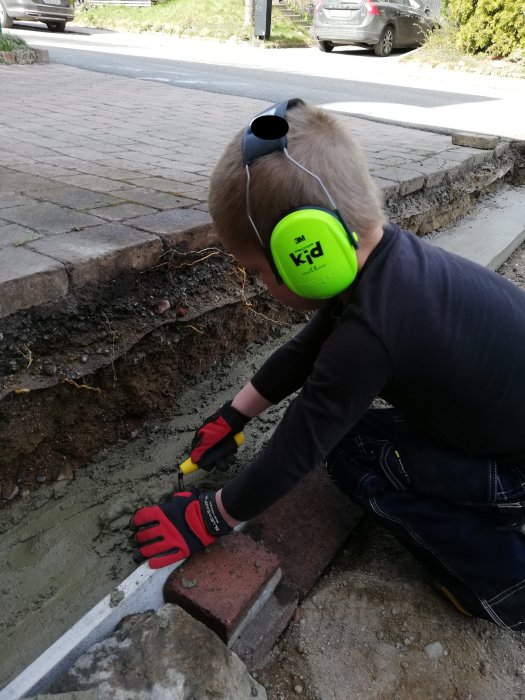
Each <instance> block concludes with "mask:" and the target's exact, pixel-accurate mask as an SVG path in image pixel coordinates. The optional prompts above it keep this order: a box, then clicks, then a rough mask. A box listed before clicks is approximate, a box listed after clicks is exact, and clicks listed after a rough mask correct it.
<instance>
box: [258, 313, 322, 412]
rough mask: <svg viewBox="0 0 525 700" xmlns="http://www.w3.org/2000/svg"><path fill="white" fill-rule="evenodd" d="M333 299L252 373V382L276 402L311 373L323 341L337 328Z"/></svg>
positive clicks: (297, 386) (296, 388) (298, 385)
mask: <svg viewBox="0 0 525 700" xmlns="http://www.w3.org/2000/svg"><path fill="white" fill-rule="evenodd" d="M333 306H334V305H333V303H329V304H327V305H326V306H324V307H323V308H321V309H320V310H319V311H317V313H316V314H315V315H314V316H313V317H312V319H311V320H310V321H309V322H308V323H307V324H306V325H305V326H304V328H302V329H301V331H300V332H299V333H298V334H297V335H296V336H294V337H293V338H292V339H291V340H289V341H288V342H287V343H285V344H284V345H281V347H280V348H278V349H277V350H276V351H275V352H273V353H272V354H271V355H270V357H269V358H268V359H267V360H266V361H265V362H264V364H263V365H262V366H261V367H260V369H259V370H258V371H257V372H256V373H255V375H254V376H253V377H252V380H251V382H252V384H253V386H254V387H255V388H256V389H257V391H258V392H259V393H260V394H262V396H264V398H265V399H267V400H268V401H270V402H271V403H273V404H277V403H279V402H280V401H282V400H283V399H284V398H286V397H287V396H290V394H293V393H294V392H296V391H297V390H298V389H300V388H301V386H302V385H303V384H304V382H305V381H306V379H307V378H308V376H309V375H310V374H311V373H312V369H313V366H314V362H315V360H316V358H317V356H318V355H319V352H320V349H321V346H322V344H323V343H324V341H325V340H326V339H327V338H328V336H329V335H330V333H331V332H332V330H333V328H334V318H333V316H332V309H333Z"/></svg>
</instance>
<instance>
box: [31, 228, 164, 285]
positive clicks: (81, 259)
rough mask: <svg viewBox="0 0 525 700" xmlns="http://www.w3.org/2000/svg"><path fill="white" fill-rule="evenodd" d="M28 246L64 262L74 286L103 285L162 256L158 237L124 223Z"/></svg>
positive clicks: (144, 266) (86, 230)
mask: <svg viewBox="0 0 525 700" xmlns="http://www.w3.org/2000/svg"><path fill="white" fill-rule="evenodd" d="M28 247H29V248H30V249H31V250H34V251H35V252H37V253H42V254H44V255H47V256H49V257H50V258H55V259H56V260H59V261H60V262H62V263H65V264H66V265H67V266H68V268H70V269H69V275H70V279H71V285H72V286H73V287H83V286H84V285H86V284H88V283H90V282H103V281H105V280H108V279H111V277H112V276H114V275H116V274H118V273H119V272H122V271H124V270H144V269H146V268H148V267H150V266H153V265H155V264H157V262H158V260H159V257H160V256H161V255H162V242H161V240H160V239H159V238H158V237H157V236H154V235H151V234H149V233H144V232H143V231H137V230H136V229H133V228H130V227H128V226H122V225H121V224H103V225H101V226H94V227H91V228H86V229H84V230H83V231H75V232H73V233H67V234H63V235H57V236H50V237H49V238H44V239H41V240H39V241H36V242H35V243H30V244H28Z"/></svg>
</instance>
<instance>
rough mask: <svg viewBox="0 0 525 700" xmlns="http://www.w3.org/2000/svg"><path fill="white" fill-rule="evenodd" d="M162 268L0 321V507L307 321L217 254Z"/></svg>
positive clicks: (174, 258) (176, 259) (63, 473)
mask: <svg viewBox="0 0 525 700" xmlns="http://www.w3.org/2000/svg"><path fill="white" fill-rule="evenodd" d="M164 263H165V264H163V265H161V266H159V267H158V268H155V269H153V270H148V271H146V272H145V273H143V274H141V275H137V274H134V273H129V274H124V275H122V276H120V277H119V278H117V279H115V280H112V281H111V282H108V283H107V284H105V285H96V286H92V287H86V288H84V289H82V290H81V291H79V292H77V294H76V295H75V296H72V297H67V298H66V299H65V300H63V301H61V302H58V303H54V304H46V305H44V306H42V307H38V308H35V309H31V310H29V311H26V312H21V313H18V314H16V315H14V316H12V317H8V318H7V319H4V320H3V321H0V348H1V352H0V506H2V505H5V504H6V503H8V502H9V501H11V500H12V499H13V498H17V497H20V495H22V494H26V493H27V492H28V491H30V490H32V489H34V488H36V487H37V486H38V485H39V484H41V483H44V482H52V481H56V480H60V479H69V478H73V475H74V473H75V470H76V468H77V467H79V466H81V465H83V464H85V463H86V462H87V461H88V459H89V458H90V457H91V456H92V455H93V454H94V453H95V452H96V451H98V450H99V449H100V448H102V447H104V446H108V445H111V444H113V443H114V442H115V440H117V439H125V438H127V437H129V436H130V435H131V434H132V433H133V431H134V430H136V429H137V428H138V427H139V426H140V425H142V424H143V423H144V421H145V420H147V419H148V418H151V417H153V416H157V415H159V416H160V415H163V414H165V415H166V414H169V412H170V411H171V410H172V409H173V407H174V406H176V405H177V402H178V400H179V395H180V393H181V392H182V391H183V390H184V389H186V388H187V387H188V386H190V385H191V384H192V383H193V382H194V381H195V379H196V378H198V377H199V376H200V375H201V373H202V372H203V371H205V370H207V369H209V368H210V367H216V372H217V373H219V374H221V373H222V374H224V373H225V372H226V373H227V371H228V367H229V365H230V364H231V362H232V361H233V359H234V358H235V357H236V356H238V355H239V353H241V352H243V351H244V350H245V348H246V345H247V344H248V343H249V342H251V341H253V340H254V339H255V338H258V337H265V338H269V337H272V335H275V334H277V335H278V334H279V333H280V329H281V328H283V327H285V326H286V325H287V324H288V323H289V322H290V321H293V320H295V321H298V320H304V318H305V315H304V314H298V313H295V312H292V311H290V310H289V309H285V308H284V307H282V306H281V305H279V304H278V303H277V302H275V301H273V300H271V299H270V298H269V297H268V296H267V295H266V293H265V292H264V291H263V290H262V289H261V288H260V287H259V286H258V285H257V283H256V282H255V281H254V280H252V279H250V278H249V277H248V276H247V275H246V273H245V272H244V271H243V270H241V269H240V268H239V267H238V266H237V264H236V263H235V261H234V260H233V258H232V257H231V256H229V255H227V254H224V253H222V252H221V251H220V250H219V249H217V248H213V249H212V248H210V249H207V250H205V251H199V252H198V253H188V254H184V255H181V254H179V255H176V254H174V253H172V254H171V255H170V257H169V260H166V261H164Z"/></svg>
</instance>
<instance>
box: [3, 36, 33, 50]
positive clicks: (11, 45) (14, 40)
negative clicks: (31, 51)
mask: <svg viewBox="0 0 525 700" xmlns="http://www.w3.org/2000/svg"><path fill="white" fill-rule="evenodd" d="M28 48H29V46H28V45H27V44H26V42H25V41H24V40H23V39H20V37H17V36H11V35H10V34H4V33H2V34H0V51H17V50H18V51H19V50H20V49H28Z"/></svg>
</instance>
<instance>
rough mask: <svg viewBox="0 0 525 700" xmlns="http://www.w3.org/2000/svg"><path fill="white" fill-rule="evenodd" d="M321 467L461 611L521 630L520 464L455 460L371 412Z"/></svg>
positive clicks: (523, 497)
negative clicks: (427, 573) (450, 597)
mask: <svg viewBox="0 0 525 700" xmlns="http://www.w3.org/2000/svg"><path fill="white" fill-rule="evenodd" d="M524 428H525V426H524ZM327 468H328V473H329V474H330V476H331V478H332V479H333V480H334V481H335V483H336V484H337V485H338V486H339V487H340V488H341V489H342V490H343V491H344V492H345V493H347V494H348V495H349V496H350V498H351V499H352V500H353V501H354V502H356V503H358V504H359V505H360V506H361V507H363V508H364V509H365V510H367V511H369V512H371V513H372V514H373V515H374V516H375V517H376V518H377V520H378V521H379V522H380V523H381V524H382V525H383V526H385V527H387V528H388V529H389V530H391V531H392V532H393V533H394V534H395V535H396V536H397V537H398V539H400V540H401V541H402V542H403V544H404V545H405V546H406V547H407V548H408V549H409V550H410V551H411V552H412V554H413V555H414V556H416V557H417V559H418V560H419V561H420V562H421V563H422V564H423V566H424V567H425V568H426V569H427V571H429V572H430V575H431V578H432V580H433V581H434V582H435V583H436V584H437V586H438V587H439V588H443V587H444V588H445V589H446V590H447V591H448V592H449V593H452V596H453V597H454V598H455V599H456V601H459V603H460V604H461V607H463V608H464V609H465V611H467V612H468V613H470V614H471V615H475V616H477V617H482V618H485V619H488V620H491V621H492V622H495V623H496V624H498V625H500V626H501V627H504V628H507V629H513V630H525V534H524V533H525V463H523V464H521V465H518V464H513V465H510V464H503V463H501V462H498V461H496V460H494V459H490V458H487V457H476V456H471V455H466V454H462V453H460V452H457V451H454V450H453V449H450V448H447V447H444V446H442V445H440V444H438V443H436V442H433V441H432V440H431V439H429V438H427V437H425V436H423V435H422V434H421V433H418V432H417V431H416V430H414V429H413V428H412V427H411V425H410V423H409V422H408V421H407V420H406V419H405V418H404V417H403V416H402V414H401V413H399V412H398V411H397V410H395V409H371V410H369V411H367V413H366V414H365V415H364V416H363V418H362V419H361V420H360V421H359V423H358V424H357V425H356V426H355V427H354V428H353V429H352V431H351V432H350V433H348V435H347V436H346V437H345V438H344V439H343V440H342V441H341V443H340V444H339V445H338V446H337V447H336V448H335V449H334V450H333V451H332V453H331V454H330V455H329V457H328V459H327Z"/></svg>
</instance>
